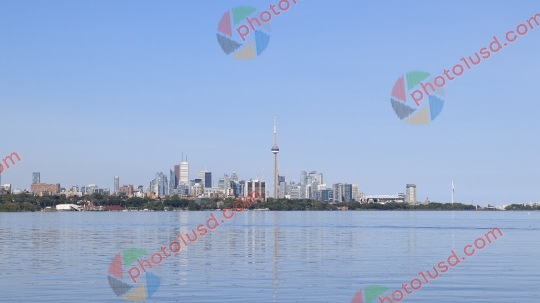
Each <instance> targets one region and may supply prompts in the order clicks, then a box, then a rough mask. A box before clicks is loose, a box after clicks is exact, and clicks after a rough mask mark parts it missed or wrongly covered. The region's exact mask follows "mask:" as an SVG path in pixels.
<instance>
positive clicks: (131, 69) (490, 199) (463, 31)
mask: <svg viewBox="0 0 540 303" xmlns="http://www.w3.org/2000/svg"><path fill="white" fill-rule="evenodd" d="M297 2H298V4H296V5H292V7H291V8H290V9H289V10H288V11H286V12H283V13H282V14H281V15H280V16H277V17H274V18H273V19H272V21H271V26H272V33H271V38H270V43H269V45H268V47H267V49H266V50H265V51H264V52H263V53H262V54H261V55H260V56H259V57H257V58H255V59H254V60H249V61H240V60H235V59H233V58H230V57H227V56H226V55H225V54H224V53H223V51H222V50H221V48H220V46H219V44H218V43H217V39H216V29H217V24H218V22H219V20H220V18H221V16H222V15H223V13H224V12H226V11H227V10H229V9H230V8H232V7H236V6H240V5H249V6H252V7H255V8H257V9H260V10H263V9H267V8H268V7H269V5H270V4H277V3H278V1H277V0H273V1H266V0H261V1H244V2H238V1H229V0H226V1H215V2H209V1H207V2H202V1H151V2H149V1H2V2H1V3H0V104H1V105H2V113H3V115H2V119H1V120H0V125H1V127H2V129H1V132H0V133H1V134H0V138H1V141H2V145H1V148H0V155H1V156H2V157H5V156H7V155H9V154H11V152H17V153H18V154H19V155H20V156H21V158H22V161H21V162H20V163H17V164H16V165H15V166H12V167H11V168H9V169H7V170H5V171H4V173H3V174H2V183H11V184H12V186H13V187H15V188H26V189H29V187H30V183H31V178H32V172H33V171H39V172H41V180H42V182H46V183H60V184H61V186H62V187H69V186H72V185H88V184H90V183H94V184H97V185H99V186H100V187H105V188H107V187H108V188H112V187H113V178H114V176H116V175H117V176H119V177H120V183H121V184H134V185H144V186H146V184H147V183H148V182H149V181H150V180H151V179H152V178H153V177H154V176H155V173H156V172H161V171H162V172H165V173H168V170H169V169H170V168H172V167H173V165H174V164H177V163H178V162H180V161H181V155H182V152H183V153H184V154H187V155H188V160H189V163H190V177H191V178H195V175H196V171H197V170H202V169H204V168H205V167H206V168H207V170H209V171H211V172H212V173H213V175H214V181H215V182H216V183H217V178H218V177H219V176H220V175H222V174H224V173H227V174H229V175H230V174H231V172H232V171H233V169H234V170H236V172H237V173H238V175H239V177H240V178H242V179H249V178H255V177H257V176H258V175H259V174H260V173H261V170H263V181H267V182H268V183H271V180H272V173H271V172H272V167H273V164H272V163H273V162H272V154H271V152H270V148H271V146H272V127H273V117H274V114H275V115H277V119H278V145H279V147H280V153H279V162H280V173H285V172H287V181H289V180H291V179H294V180H296V181H298V180H299V176H300V171H302V170H305V171H308V172H309V171H312V170H316V171H317V172H323V173H324V177H325V182H326V183H327V184H328V185H329V186H330V185H331V184H332V183H337V182H342V183H355V184H358V185H359V188H360V190H362V191H363V192H364V193H366V194H395V193H397V192H404V191H405V184H407V183H415V184H416V185H417V189H418V199H419V200H421V201H423V200H425V198H426V197H429V199H430V200H431V201H441V202H449V201H450V198H451V195H450V193H451V181H452V180H453V181H454V184H455V188H456V196H455V199H456V201H461V202H464V203H471V202H472V201H474V204H480V205H485V204H487V203H495V204H496V205H501V204H506V203H510V202H519V203H521V202H529V201H540V186H539V184H540V171H539V167H540V160H539V157H538V155H539V154H540V145H539V141H538V130H539V129H540V121H539V119H538V117H539V114H540V102H539V101H540V85H538V80H539V79H540V70H539V68H538V67H539V66H540V59H539V56H538V54H539V51H540V26H539V27H537V28H535V29H533V30H529V32H528V33H527V34H526V35H523V36H519V37H518V39H517V40H516V41H515V42H514V43H512V44H510V45H508V46H507V47H505V48H503V49H502V50H501V51H500V52H498V53H495V54H492V55H491V56H490V57H489V58H488V59H485V60H482V62H481V63H480V64H479V65H477V66H474V67H473V68H472V69H471V70H467V71H466V72H465V73H464V74H463V75H462V76H460V77H459V78H457V79H456V80H454V81H452V82H450V83H448V84H447V85H446V86H445V90H446V100H445V103H444V108H443V110H442V112H441V114H440V115H439V116H438V117H437V119H435V120H434V121H431V122H430V123H429V124H427V125H421V126H418V125H410V124H407V123H405V122H403V121H401V120H399V119H398V118H397V117H396V115H395V113H394V112H393V110H392V107H391V105H390V92H391V90H392V87H393V85H394V83H395V81H396V80H397V79H398V77H400V76H401V75H403V74H405V73H407V72H409V71H416V70H420V71H426V72H429V73H432V74H441V73H442V72H443V70H444V69H450V68H452V66H454V65H455V64H457V63H459V60H460V58H462V57H463V56H471V55H474V53H475V52H477V51H479V50H480V49H481V48H482V47H487V46H488V45H489V43H490V42H491V41H492V40H493V36H497V37H498V38H499V40H501V39H504V35H505V33H506V32H507V31H509V30H514V29H515V28H516V27H517V26H518V25H519V24H521V23H525V22H526V21H527V20H528V19H529V18H531V17H532V16H534V15H535V14H537V13H540V5H539V4H538V3H537V2H535V1H520V2H516V3H509V2H507V1H474V2H470V1H447V2H440V1H407V2H403V1H376V2H375V1H370V2H368V1H352V0H351V1H315V0H303V1H301V0H298V1H297ZM269 189H270V190H271V186H270V187H269Z"/></svg>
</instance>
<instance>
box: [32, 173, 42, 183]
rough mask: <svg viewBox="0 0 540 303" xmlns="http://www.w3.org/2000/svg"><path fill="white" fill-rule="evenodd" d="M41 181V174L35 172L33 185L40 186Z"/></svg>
mask: <svg viewBox="0 0 540 303" xmlns="http://www.w3.org/2000/svg"><path fill="white" fill-rule="evenodd" d="M39 179H40V174H39V172H33V173H32V184H38V183H40V181H39Z"/></svg>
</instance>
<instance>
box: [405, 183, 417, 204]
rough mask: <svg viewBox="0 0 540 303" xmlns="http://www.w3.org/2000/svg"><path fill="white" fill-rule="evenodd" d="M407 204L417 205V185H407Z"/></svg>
mask: <svg viewBox="0 0 540 303" xmlns="http://www.w3.org/2000/svg"><path fill="white" fill-rule="evenodd" d="M405 189H406V192H405V202H407V203H409V204H412V205H414V204H416V185H415V184H407V186H406V187H405Z"/></svg>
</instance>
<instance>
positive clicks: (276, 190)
mask: <svg viewBox="0 0 540 303" xmlns="http://www.w3.org/2000/svg"><path fill="white" fill-rule="evenodd" d="M276 136H277V131H276V116H274V145H273V146H272V153H273V154H274V199H277V197H278V189H277V185H278V183H277V181H278V171H277V153H278V152H279V147H277V143H276Z"/></svg>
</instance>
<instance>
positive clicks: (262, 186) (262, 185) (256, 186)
mask: <svg viewBox="0 0 540 303" xmlns="http://www.w3.org/2000/svg"><path fill="white" fill-rule="evenodd" d="M254 190H256V191H258V192H259V194H261V196H262V198H263V200H266V182H261V181H259V180H253V181H247V182H246V188H245V191H244V195H247V194H251V192H253V191H254Z"/></svg>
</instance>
